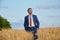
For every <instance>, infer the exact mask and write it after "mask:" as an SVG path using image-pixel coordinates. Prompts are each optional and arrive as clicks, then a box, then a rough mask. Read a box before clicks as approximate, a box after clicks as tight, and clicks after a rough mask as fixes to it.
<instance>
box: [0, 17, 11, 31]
mask: <svg viewBox="0 0 60 40" xmlns="http://www.w3.org/2000/svg"><path fill="white" fill-rule="evenodd" d="M2 28H4V29H8V28H11V26H10V23H9V22H8V21H7V19H4V18H3V17H2V16H0V30H1V29H2Z"/></svg>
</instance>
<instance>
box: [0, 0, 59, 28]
mask: <svg viewBox="0 0 60 40" xmlns="http://www.w3.org/2000/svg"><path fill="white" fill-rule="evenodd" d="M28 8H32V9H33V14H35V15H37V17H38V19H39V22H40V28H46V27H57V26H60V0H0V15H1V16H2V17H4V18H6V19H7V20H8V21H9V22H10V23H11V26H12V28H13V29H20V28H22V29H23V24H24V17H25V16H26V15H28V13H27V9H28ZM20 26H21V27H20Z"/></svg>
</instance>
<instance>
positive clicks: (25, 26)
mask: <svg viewBox="0 0 60 40" xmlns="http://www.w3.org/2000/svg"><path fill="white" fill-rule="evenodd" d="M26 24H27V23H26V16H25V18H24V28H25V30H27V25H26Z"/></svg>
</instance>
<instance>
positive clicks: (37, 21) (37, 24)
mask: <svg viewBox="0 0 60 40" xmlns="http://www.w3.org/2000/svg"><path fill="white" fill-rule="evenodd" d="M36 27H37V28H39V20H38V18H37V16H36Z"/></svg>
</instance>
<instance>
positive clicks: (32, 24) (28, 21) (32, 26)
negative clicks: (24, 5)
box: [24, 8, 39, 40]
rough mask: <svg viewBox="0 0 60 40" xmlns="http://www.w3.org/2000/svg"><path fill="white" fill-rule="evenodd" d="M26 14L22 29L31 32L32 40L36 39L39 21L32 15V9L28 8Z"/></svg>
mask: <svg viewBox="0 0 60 40" xmlns="http://www.w3.org/2000/svg"><path fill="white" fill-rule="evenodd" d="M27 11H28V14H29V15H27V16H25V19H24V28H25V30H26V31H29V32H32V33H33V37H34V40H37V39H38V36H37V29H39V21H38V18H37V16H36V15H33V14H32V8H28V10H27Z"/></svg>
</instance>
